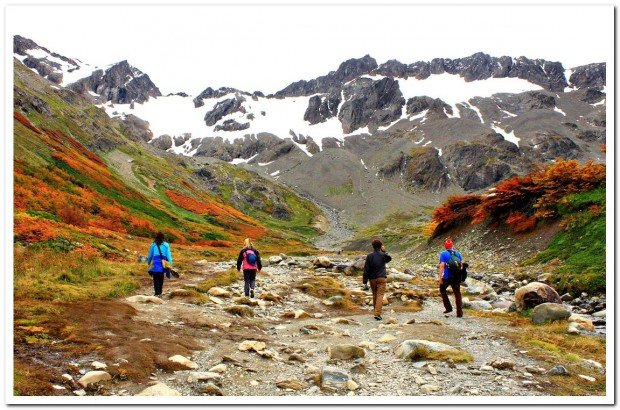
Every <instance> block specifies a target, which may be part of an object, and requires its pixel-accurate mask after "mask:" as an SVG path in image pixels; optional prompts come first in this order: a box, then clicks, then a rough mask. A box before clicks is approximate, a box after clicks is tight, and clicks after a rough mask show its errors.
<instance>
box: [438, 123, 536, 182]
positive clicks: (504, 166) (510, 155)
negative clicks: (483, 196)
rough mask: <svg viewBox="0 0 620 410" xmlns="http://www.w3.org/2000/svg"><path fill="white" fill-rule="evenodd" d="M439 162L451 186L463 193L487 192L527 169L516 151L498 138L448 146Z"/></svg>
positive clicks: (492, 137)
mask: <svg viewBox="0 0 620 410" xmlns="http://www.w3.org/2000/svg"><path fill="white" fill-rule="evenodd" d="M442 160H443V162H444V164H445V165H446V168H447V170H448V172H449V174H450V175H451V176H452V178H453V182H456V184H458V185H459V186H460V187H462V188H463V189H465V190H466V191H472V190H477V189H481V188H486V187H488V186H490V185H493V184H495V183H497V182H499V181H501V180H502V179H504V178H507V177H509V176H512V175H514V174H516V173H521V172H520V171H523V170H524V169H523V168H522V167H527V160H525V159H523V158H520V152H519V148H518V147H517V146H516V145H514V144H513V143H511V142H508V141H505V140H504V138H502V137H501V136H500V135H498V134H488V135H487V136H485V137H484V138H482V139H479V140H475V141H471V142H459V143H456V144H453V145H449V146H447V147H446V148H445V149H444V153H443V156H442ZM524 162H525V165H524Z"/></svg>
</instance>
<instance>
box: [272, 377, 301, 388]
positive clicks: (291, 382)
mask: <svg viewBox="0 0 620 410" xmlns="http://www.w3.org/2000/svg"><path fill="white" fill-rule="evenodd" d="M276 386H277V387H279V388H280V389H291V390H302V389H304V388H305V387H306V384H305V383H302V382H300V381H299V380H297V378H296V377H291V378H288V379H284V380H278V381H276Z"/></svg>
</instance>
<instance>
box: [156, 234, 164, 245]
mask: <svg viewBox="0 0 620 410" xmlns="http://www.w3.org/2000/svg"><path fill="white" fill-rule="evenodd" d="M155 243H157V244H159V245H161V244H162V243H164V234H163V233H162V232H157V235H155Z"/></svg>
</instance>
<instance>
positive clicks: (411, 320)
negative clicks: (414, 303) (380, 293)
mask: <svg viewBox="0 0 620 410" xmlns="http://www.w3.org/2000/svg"><path fill="white" fill-rule="evenodd" d="M414 323H415V319H409V320H408V321H407V322H406V324H408V325H413V324H414Z"/></svg>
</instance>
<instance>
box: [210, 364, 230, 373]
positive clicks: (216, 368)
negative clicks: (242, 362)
mask: <svg viewBox="0 0 620 410" xmlns="http://www.w3.org/2000/svg"><path fill="white" fill-rule="evenodd" d="M227 369H228V366H226V365H225V364H223V363H220V364H218V365H216V366H213V367H212V368H210V369H209V372H211V373H225V372H226V370H227Z"/></svg>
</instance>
